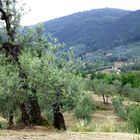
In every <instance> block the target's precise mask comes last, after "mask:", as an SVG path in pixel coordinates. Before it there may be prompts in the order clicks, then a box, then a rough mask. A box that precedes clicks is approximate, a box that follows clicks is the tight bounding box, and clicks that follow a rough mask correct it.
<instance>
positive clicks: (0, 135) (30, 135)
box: [0, 130, 140, 140]
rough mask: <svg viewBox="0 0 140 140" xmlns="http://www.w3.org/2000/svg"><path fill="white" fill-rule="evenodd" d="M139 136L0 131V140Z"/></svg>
mask: <svg viewBox="0 0 140 140" xmlns="http://www.w3.org/2000/svg"><path fill="white" fill-rule="evenodd" d="M139 139H140V136H138V135H134V134H123V133H102V132H101V133H97V132H90V133H76V132H47V131H37V130H36V131H33V130H22V131H12V130H10V131H9V130H7V131H6V130H4V131H0V140H139Z"/></svg>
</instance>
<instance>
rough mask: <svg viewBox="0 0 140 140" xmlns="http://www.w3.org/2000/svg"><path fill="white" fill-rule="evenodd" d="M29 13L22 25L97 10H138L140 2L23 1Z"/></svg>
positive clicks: (125, 0)
mask: <svg viewBox="0 0 140 140" xmlns="http://www.w3.org/2000/svg"><path fill="white" fill-rule="evenodd" d="M24 1H25V2H26V5H27V7H30V9H31V11H30V12H29V13H28V14H26V15H25V16H23V18H22V21H21V24H22V25H32V24H36V23H39V22H43V21H48V20H51V19H54V18H58V17H62V16H65V15H70V14H72V13H76V12H80V11H87V10H91V9H99V8H105V7H108V8H119V9H125V10H138V9H140V0H24Z"/></svg>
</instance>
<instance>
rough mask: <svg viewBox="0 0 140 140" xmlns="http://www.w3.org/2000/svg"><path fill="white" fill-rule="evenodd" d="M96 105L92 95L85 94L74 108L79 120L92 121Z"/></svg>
mask: <svg viewBox="0 0 140 140" xmlns="http://www.w3.org/2000/svg"><path fill="white" fill-rule="evenodd" d="M95 109H96V105H95V102H94V100H93V99H92V97H91V96H84V97H83V98H82V100H81V101H80V102H79V103H78V104H77V106H76V108H75V110H74V116H75V117H76V119H78V120H81V119H83V120H86V121H88V122H89V121H91V118H92V113H93V112H94V111H95Z"/></svg>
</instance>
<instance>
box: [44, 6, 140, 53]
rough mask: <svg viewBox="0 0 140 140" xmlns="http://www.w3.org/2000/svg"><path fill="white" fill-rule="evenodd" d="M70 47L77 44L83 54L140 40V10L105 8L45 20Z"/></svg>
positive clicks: (47, 30)
mask: <svg viewBox="0 0 140 140" xmlns="http://www.w3.org/2000/svg"><path fill="white" fill-rule="evenodd" d="M44 24H45V28H46V34H47V33H49V32H50V33H51V34H52V35H53V36H54V37H56V38H58V39H59V41H60V42H63V43H65V44H66V49H69V47H73V48H74V50H75V52H76V53H77V54H78V55H80V54H84V53H87V52H92V51H95V50H99V49H103V50H108V49H111V48H115V47H117V46H120V45H125V44H128V43H132V42H137V41H140V10H137V11H126V10H121V9H112V8H103V9H95V10H90V11H85V12H79V13H75V14H72V15H68V16H65V17H61V18H57V19H54V20H50V21H48V22H45V23H44Z"/></svg>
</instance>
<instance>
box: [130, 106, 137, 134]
mask: <svg viewBox="0 0 140 140" xmlns="http://www.w3.org/2000/svg"><path fill="white" fill-rule="evenodd" d="M129 123H130V124H131V125H132V127H133V128H134V130H135V132H138V133H140V107H135V108H133V110H131V111H130V113H129Z"/></svg>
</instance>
